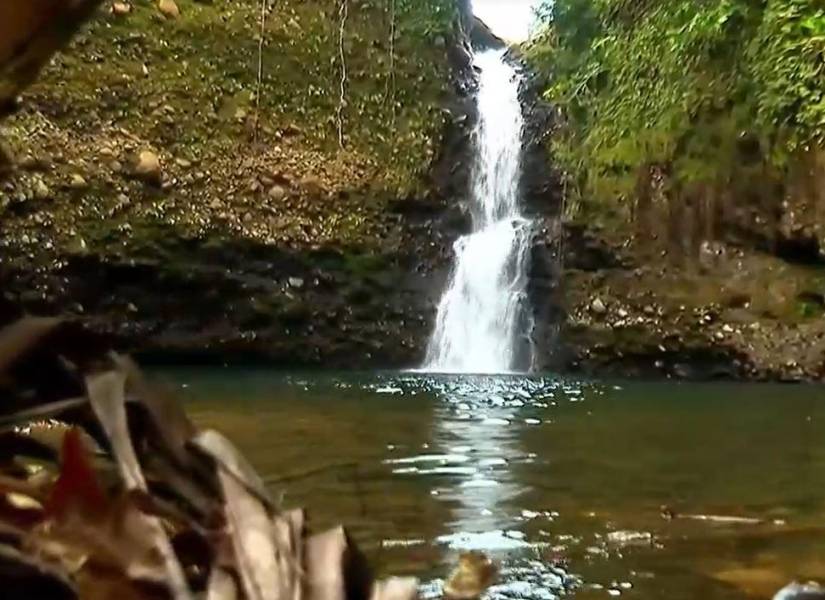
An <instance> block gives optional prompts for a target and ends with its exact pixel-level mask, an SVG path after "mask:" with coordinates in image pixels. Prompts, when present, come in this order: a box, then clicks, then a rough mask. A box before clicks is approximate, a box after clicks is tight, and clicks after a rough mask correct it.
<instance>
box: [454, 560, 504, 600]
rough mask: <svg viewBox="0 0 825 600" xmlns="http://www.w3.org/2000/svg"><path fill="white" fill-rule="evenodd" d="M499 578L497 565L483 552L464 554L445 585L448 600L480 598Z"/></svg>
mask: <svg viewBox="0 0 825 600" xmlns="http://www.w3.org/2000/svg"><path fill="white" fill-rule="evenodd" d="M497 576H498V568H497V567H496V565H495V564H494V563H493V562H492V561H491V560H490V559H489V558H487V556H485V555H484V554H483V553H481V552H477V551H472V552H465V553H463V554H462V555H461V556H460V557H459V559H458V566H457V567H456V568H455V569H454V570H453V572H452V573H451V574H450V577H449V578H448V579H447V582H446V583H445V584H444V598H446V599H447V600H473V599H474V598H479V597H480V596H481V595H482V594H483V593H484V592H485V591H486V590H487V588H489V587H490V586H491V585H492V584H493V583H495V580H496V577H497Z"/></svg>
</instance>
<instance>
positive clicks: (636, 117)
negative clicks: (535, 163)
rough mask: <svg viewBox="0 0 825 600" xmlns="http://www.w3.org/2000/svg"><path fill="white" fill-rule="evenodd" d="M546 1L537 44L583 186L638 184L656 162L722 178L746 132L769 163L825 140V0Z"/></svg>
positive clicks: (535, 52) (613, 191) (603, 196)
mask: <svg viewBox="0 0 825 600" xmlns="http://www.w3.org/2000/svg"><path fill="white" fill-rule="evenodd" d="M539 14H540V16H541V18H543V23H544V26H543V29H542V31H540V32H539V34H538V35H537V36H536V37H535V38H534V39H533V40H532V41H531V42H530V43H529V44H528V45H527V47H526V54H527V56H528V59H529V60H531V61H532V63H533V65H534V66H535V68H537V69H538V70H539V71H541V72H542V73H544V74H546V75H547V76H548V81H550V82H551V85H550V87H549V89H548V90H547V92H546V97H547V98H548V100H550V101H552V102H555V103H557V104H558V105H559V106H561V107H562V108H563V109H564V112H565V114H566V117H567V123H566V126H565V127H564V128H563V131H562V132H561V133H560V134H559V135H558V136H557V137H556V141H555V148H554V150H555V154H556V159H557V160H558V161H560V162H561V163H562V166H563V167H565V168H566V170H567V171H568V173H569V174H570V177H571V181H572V183H573V184H574V189H575V190H576V191H577V192H578V193H579V195H580V197H582V198H587V199H591V200H594V201H599V200H601V201H605V202H611V201H614V200H616V199H617V197H628V196H631V195H632V194H633V191H634V189H635V186H636V185H637V181H638V178H639V176H640V173H641V172H642V171H645V170H647V169H648V167H649V166H651V165H658V166H660V167H663V168H665V169H666V170H667V171H668V172H669V173H670V174H671V175H672V177H673V180H674V181H675V184H676V185H677V186H681V185H685V186H687V185H690V184H693V183H702V184H710V185H718V184H722V185H724V183H725V182H728V181H731V180H732V179H733V178H735V177H736V175H737V174H740V173H741V171H742V169H743V168H744V166H743V165H744V164H745V163H746V162H747V160H746V157H743V156H742V149H741V144H740V143H739V141H741V140H742V139H744V138H745V137H747V138H749V139H750V138H753V139H756V140H757V146H758V151H757V153H758V154H759V158H758V160H760V161H763V162H764V163H765V169H773V168H784V167H785V166H786V165H787V164H788V163H789V162H790V161H791V160H793V157H794V156H795V155H796V154H797V152H798V151H799V150H800V149H801V148H804V147H806V146H808V145H810V144H821V143H822V142H823V141H825V140H824V136H825V99H823V92H825V60H823V53H825V1H823V0H764V1H760V0H721V1H720V0H555V2H546V3H545V5H544V6H542V7H541V8H540V9H539ZM747 159H748V160H752V159H753V157H752V156H750V157H747Z"/></svg>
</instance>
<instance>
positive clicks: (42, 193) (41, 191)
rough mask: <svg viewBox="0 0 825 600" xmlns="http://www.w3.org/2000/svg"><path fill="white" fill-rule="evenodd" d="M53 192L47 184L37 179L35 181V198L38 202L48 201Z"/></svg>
mask: <svg viewBox="0 0 825 600" xmlns="http://www.w3.org/2000/svg"><path fill="white" fill-rule="evenodd" d="M51 195H52V192H51V190H50V189H49V186H47V185H46V184H45V182H44V181H43V180H42V179H40V178H37V179H35V180H34V197H35V198H36V199H38V200H46V199H48V198H49V197H51Z"/></svg>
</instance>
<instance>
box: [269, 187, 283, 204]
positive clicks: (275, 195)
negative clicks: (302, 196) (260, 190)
mask: <svg viewBox="0 0 825 600" xmlns="http://www.w3.org/2000/svg"><path fill="white" fill-rule="evenodd" d="M268 195H269V198H270V199H271V200H274V201H275V202H280V201H281V200H283V199H284V198H286V190H285V189H284V188H283V187H282V186H280V185H273V186H272V187H271V188H270V190H269V194H268Z"/></svg>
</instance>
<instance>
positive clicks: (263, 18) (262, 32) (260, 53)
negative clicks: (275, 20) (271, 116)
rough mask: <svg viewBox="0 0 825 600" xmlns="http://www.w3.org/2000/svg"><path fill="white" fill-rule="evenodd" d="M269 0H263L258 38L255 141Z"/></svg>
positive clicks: (256, 137)
mask: <svg viewBox="0 0 825 600" xmlns="http://www.w3.org/2000/svg"><path fill="white" fill-rule="evenodd" d="M267 1H268V0H261V19H260V28H261V29H260V39H259V40H258V77H257V82H256V86H255V127H254V130H253V134H252V139H253V141H254V142H257V141H258V124H259V121H260V113H261V87H262V84H263V79H264V44H265V40H266V12H267V11H266V9H267Z"/></svg>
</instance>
